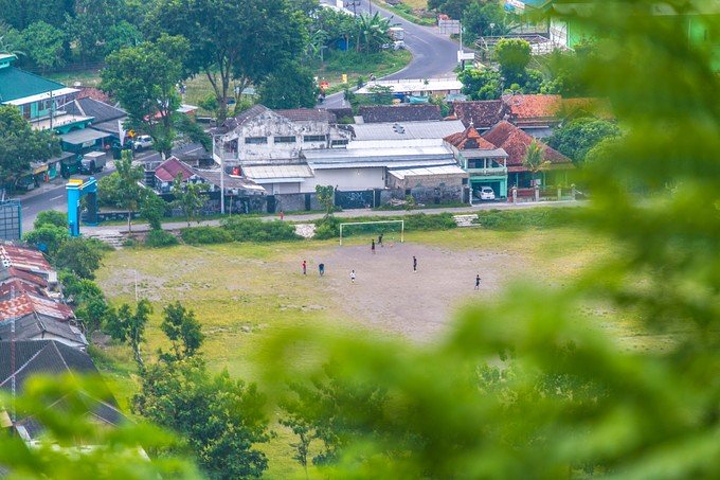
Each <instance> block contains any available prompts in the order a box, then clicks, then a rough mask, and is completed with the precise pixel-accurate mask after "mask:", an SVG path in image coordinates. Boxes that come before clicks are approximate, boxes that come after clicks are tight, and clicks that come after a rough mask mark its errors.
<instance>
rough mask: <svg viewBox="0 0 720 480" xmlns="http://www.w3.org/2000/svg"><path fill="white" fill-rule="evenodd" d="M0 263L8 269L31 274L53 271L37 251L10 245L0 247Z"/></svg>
mask: <svg viewBox="0 0 720 480" xmlns="http://www.w3.org/2000/svg"><path fill="white" fill-rule="evenodd" d="M0 262H2V263H3V264H5V265H7V266H9V267H15V268H18V269H21V270H26V271H31V272H32V271H35V272H49V271H52V270H53V268H52V267H51V266H50V264H49V263H48V261H47V260H45V256H44V255H43V254H42V253H40V251H39V250H36V249H33V248H27V247H19V246H17V245H12V244H5V245H0Z"/></svg>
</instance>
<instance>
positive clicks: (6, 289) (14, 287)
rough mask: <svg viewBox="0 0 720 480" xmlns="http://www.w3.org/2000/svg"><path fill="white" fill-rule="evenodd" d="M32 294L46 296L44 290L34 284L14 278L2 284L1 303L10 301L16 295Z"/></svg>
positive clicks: (0, 287)
mask: <svg viewBox="0 0 720 480" xmlns="http://www.w3.org/2000/svg"><path fill="white" fill-rule="evenodd" d="M23 293H30V294H33V295H36V296H44V293H43V291H42V288H41V287H40V286H39V285H37V284H36V283H33V282H26V281H24V280H21V279H19V278H12V279H9V280H6V281H5V282H3V283H2V284H0V301H3V300H9V299H11V298H13V297H14V296H15V295H16V294H23Z"/></svg>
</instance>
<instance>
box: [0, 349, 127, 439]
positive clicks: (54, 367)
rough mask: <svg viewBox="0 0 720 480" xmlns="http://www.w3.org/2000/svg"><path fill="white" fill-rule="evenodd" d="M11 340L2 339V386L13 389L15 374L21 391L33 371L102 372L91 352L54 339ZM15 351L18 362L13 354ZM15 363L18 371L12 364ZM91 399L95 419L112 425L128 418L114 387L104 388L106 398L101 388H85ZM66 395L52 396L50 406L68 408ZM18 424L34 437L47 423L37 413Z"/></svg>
mask: <svg viewBox="0 0 720 480" xmlns="http://www.w3.org/2000/svg"><path fill="white" fill-rule="evenodd" d="M11 343H13V342H9V341H0V388H2V389H4V390H10V384H11V378H12V377H14V378H15V388H16V389H17V391H18V392H19V393H22V392H23V391H24V387H25V382H26V381H27V380H28V378H30V377H31V376H33V375H38V374H42V375H48V376H52V377H57V376H60V375H65V374H71V375H74V374H83V375H99V373H98V371H97V369H96V368H95V365H94V364H93V361H92V359H91V358H90V357H89V356H88V354H87V353H85V352H82V351H80V350H78V349H75V348H72V347H69V346H67V345H65V344H63V343H61V342H58V341H54V340H25V341H16V342H14V344H15V345H14V346H13V347H11ZM13 353H14V362H13V361H12V358H13V357H12V355H13ZM13 364H14V367H15V368H14V371H12V370H11V368H12V367H11V366H12V365H13ZM82 394H83V397H82V398H84V399H85V400H86V401H87V403H86V404H87V406H88V411H87V414H88V415H92V417H93V419H94V420H96V421H98V422H100V423H102V424H105V425H109V426H117V425H120V424H122V423H124V422H125V421H127V418H126V417H125V416H124V415H123V414H122V412H120V410H119V408H118V406H117V402H116V401H115V399H114V398H113V397H112V395H111V394H110V391H109V390H107V391H106V392H102V393H101V396H102V398H97V397H95V396H94V395H97V392H93V395H92V396H91V395H90V394H88V393H85V392H82ZM64 403H65V398H64V397H60V398H53V399H49V400H48V405H47V406H48V408H58V409H62V408H64ZM15 425H16V427H23V429H24V430H25V431H26V432H27V433H28V435H29V437H30V439H34V438H36V437H37V436H38V435H40V434H41V433H42V430H43V427H42V425H40V424H39V423H38V422H37V420H36V419H34V418H33V417H22V416H21V417H20V418H18V419H17V421H16V422H15Z"/></svg>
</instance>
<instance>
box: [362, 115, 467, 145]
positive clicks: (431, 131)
mask: <svg viewBox="0 0 720 480" xmlns="http://www.w3.org/2000/svg"><path fill="white" fill-rule="evenodd" d="M464 128H465V127H463V124H462V123H461V122H459V121H458V120H449V121H434V122H403V123H362V124H358V125H352V129H353V131H354V132H355V139H356V140H358V141H361V140H417V139H438V140H440V139H442V138H445V137H447V136H448V135H451V134H453V133H457V132H462V131H463V130H464Z"/></svg>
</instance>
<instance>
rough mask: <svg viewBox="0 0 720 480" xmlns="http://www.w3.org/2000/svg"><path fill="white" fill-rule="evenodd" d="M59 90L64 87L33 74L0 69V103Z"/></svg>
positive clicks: (11, 69)
mask: <svg viewBox="0 0 720 480" xmlns="http://www.w3.org/2000/svg"><path fill="white" fill-rule="evenodd" d="M60 88H65V85H63V84H62V83H58V82H53V81H52V80H48V79H46V78H43V77H41V76H39V75H35V74H34V73H30V72H25V71H23V70H20V69H17V68H15V67H5V68H0V103H6V102H12V101H13V100H17V99H19V98H25V97H30V96H32V95H39V94H41V93H46V92H50V91H52V90H58V89H60Z"/></svg>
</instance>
